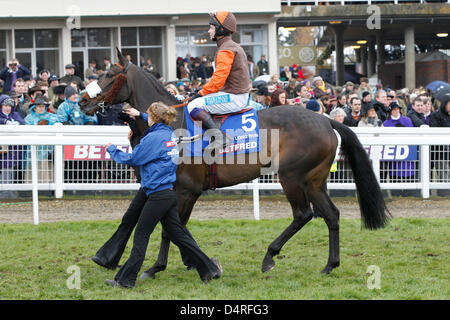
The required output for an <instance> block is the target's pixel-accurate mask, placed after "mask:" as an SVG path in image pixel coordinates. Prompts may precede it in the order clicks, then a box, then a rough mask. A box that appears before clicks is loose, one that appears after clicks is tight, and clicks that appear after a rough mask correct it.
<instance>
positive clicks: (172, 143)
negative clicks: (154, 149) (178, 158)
mask: <svg viewBox="0 0 450 320" xmlns="http://www.w3.org/2000/svg"><path fill="white" fill-rule="evenodd" d="M165 144H166V147H167V148H173V147H176V146H177V143H176V142H175V141H166V142H165Z"/></svg>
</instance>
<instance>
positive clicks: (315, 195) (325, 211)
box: [309, 188, 340, 274]
mask: <svg viewBox="0 0 450 320" xmlns="http://www.w3.org/2000/svg"><path fill="white" fill-rule="evenodd" d="M309 196H310V199H311V202H312V203H313V204H314V206H315V207H316V208H317V209H318V210H319V212H320V215H321V217H323V219H324V220H325V223H326V224H327V226H328V232H329V256H328V263H327V265H326V266H325V268H324V269H323V270H322V273H326V274H329V273H330V272H331V271H332V270H333V269H334V268H336V267H339V263H340V259H339V210H338V209H337V208H336V206H335V205H334V203H333V202H332V201H331V199H330V197H329V196H328V195H327V193H326V192H325V189H324V188H322V189H321V190H318V191H312V190H311V192H310V195H309Z"/></svg>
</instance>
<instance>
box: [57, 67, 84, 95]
mask: <svg viewBox="0 0 450 320" xmlns="http://www.w3.org/2000/svg"><path fill="white" fill-rule="evenodd" d="M65 70H66V75H65V76H64V77H62V78H61V79H60V81H61V82H64V83H70V82H75V83H76V84H77V86H78V88H80V90H83V89H84V84H83V80H81V78H80V77H79V76H77V75H75V65H74V64H72V63H69V64H67V65H66V67H65Z"/></svg>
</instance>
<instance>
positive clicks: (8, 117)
mask: <svg viewBox="0 0 450 320" xmlns="http://www.w3.org/2000/svg"><path fill="white" fill-rule="evenodd" d="M14 107H15V103H14V99H12V98H11V97H10V96H8V95H6V94H2V95H0V108H1V109H0V124H6V125H21V124H25V121H24V120H23V118H22V117H21V116H20V115H19V113H17V112H16V111H15V108H14Z"/></svg>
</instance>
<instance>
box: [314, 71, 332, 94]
mask: <svg viewBox="0 0 450 320" xmlns="http://www.w3.org/2000/svg"><path fill="white" fill-rule="evenodd" d="M313 84H314V97H315V98H316V99H320V97H321V96H324V95H326V94H328V95H332V94H333V95H334V90H333V88H332V87H331V86H330V85H329V84H328V83H326V82H325V81H323V79H322V77H320V76H317V77H315V78H314V79H313Z"/></svg>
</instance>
